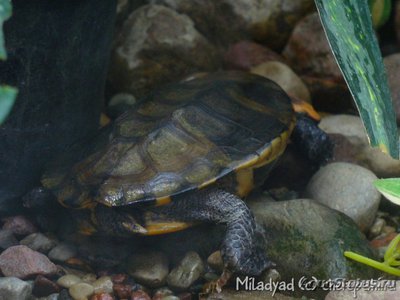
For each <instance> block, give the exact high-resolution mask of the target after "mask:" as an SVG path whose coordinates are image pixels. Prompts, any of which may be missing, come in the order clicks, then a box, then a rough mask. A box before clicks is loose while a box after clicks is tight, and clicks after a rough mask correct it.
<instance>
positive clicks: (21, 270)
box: [0, 245, 58, 279]
mask: <svg viewBox="0 0 400 300" xmlns="http://www.w3.org/2000/svg"><path fill="white" fill-rule="evenodd" d="M0 269H1V271H2V273H3V274H4V275H5V276H8V277H18V278H21V279H24V278H28V277H31V276H33V275H39V274H40V275H54V274H55V273H57V271H58V269H57V267H56V265H55V264H53V263H52V262H51V261H50V260H49V259H48V258H47V257H46V256H45V255H43V254H41V253H39V252H36V251H33V250H31V249H30V248H28V247H26V246H22V245H20V246H13V247H10V248H8V249H7V250H5V251H4V252H3V253H1V255H0Z"/></svg>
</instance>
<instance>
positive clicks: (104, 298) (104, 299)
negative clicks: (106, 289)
mask: <svg viewBox="0 0 400 300" xmlns="http://www.w3.org/2000/svg"><path fill="white" fill-rule="evenodd" d="M90 300H115V298H114V297H113V296H112V295H110V294H108V293H100V294H94V295H93V296H92V297H90Z"/></svg>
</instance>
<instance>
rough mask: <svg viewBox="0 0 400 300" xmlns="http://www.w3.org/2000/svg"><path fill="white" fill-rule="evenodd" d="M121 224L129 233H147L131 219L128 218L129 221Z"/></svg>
mask: <svg viewBox="0 0 400 300" xmlns="http://www.w3.org/2000/svg"><path fill="white" fill-rule="evenodd" d="M121 224H122V226H123V227H124V228H125V229H126V230H128V231H129V232H132V233H140V234H146V233H147V229H146V228H144V227H143V226H141V225H140V224H138V223H136V221H135V220H134V219H133V218H131V217H129V221H124V222H122V223H121Z"/></svg>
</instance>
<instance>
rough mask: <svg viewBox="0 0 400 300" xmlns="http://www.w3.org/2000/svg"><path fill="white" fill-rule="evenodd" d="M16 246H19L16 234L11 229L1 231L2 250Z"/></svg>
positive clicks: (0, 242) (0, 244)
mask: <svg viewBox="0 0 400 300" xmlns="http://www.w3.org/2000/svg"><path fill="white" fill-rule="evenodd" d="M15 245H18V241H17V239H16V238H15V236H14V233H13V232H12V231H11V230H9V229H2V230H0V250H4V249H7V248H9V247H12V246H15Z"/></svg>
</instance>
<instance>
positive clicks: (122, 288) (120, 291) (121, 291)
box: [113, 283, 132, 299]
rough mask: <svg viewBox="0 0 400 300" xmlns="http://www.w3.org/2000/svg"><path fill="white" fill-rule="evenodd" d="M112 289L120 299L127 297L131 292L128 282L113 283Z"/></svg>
mask: <svg viewBox="0 0 400 300" xmlns="http://www.w3.org/2000/svg"><path fill="white" fill-rule="evenodd" d="M113 290H114V293H115V294H116V295H117V296H118V297H119V298H121V299H128V298H129V297H130V295H131V293H132V287H131V286H130V285H129V284H121V283H115V284H114V285H113Z"/></svg>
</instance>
